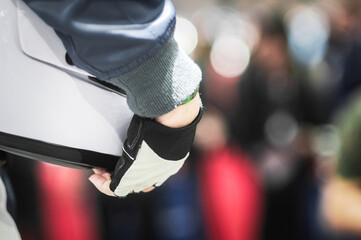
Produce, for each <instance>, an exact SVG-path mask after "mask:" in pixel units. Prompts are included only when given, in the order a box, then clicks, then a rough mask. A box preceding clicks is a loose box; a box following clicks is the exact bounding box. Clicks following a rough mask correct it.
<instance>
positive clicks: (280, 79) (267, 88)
mask: <svg viewBox="0 0 361 240" xmlns="http://www.w3.org/2000/svg"><path fill="white" fill-rule="evenodd" d="M273 14H274V15H272V16H271V17H270V18H266V19H265V20H264V21H262V32H261V39H260V43H259V46H258V48H257V49H256V50H255V53H254V55H253V56H252V57H251V62H250V64H249V66H248V69H247V70H246V72H245V74H244V75H243V76H241V79H240V82H239V101H238V104H237V106H236V109H235V115H234V116H233V119H232V125H231V126H232V131H231V133H232V134H233V136H234V137H235V139H236V140H237V141H238V143H239V144H240V146H241V147H242V149H244V150H245V151H246V152H247V153H249V154H250V155H251V156H252V157H253V159H254V160H255V161H256V163H257V165H258V167H259V171H260V172H261V174H262V177H263V184H264V188H265V211H264V214H265V215H264V222H263V239H308V238H307V236H308V235H309V234H311V233H310V232H311V231H312V229H311V227H310V225H305V224H304V223H305V222H306V223H307V222H310V220H311V218H313V219H314V218H315V216H314V215H312V214H308V213H310V212H312V208H313V207H314V203H315V202H316V201H315V200H312V201H310V200H309V199H310V197H311V196H312V195H313V192H312V188H313V184H311V183H312V182H313V176H312V168H313V161H314V159H313V156H312V153H311V149H310V146H311V144H310V139H311V138H310V134H309V131H308V126H309V125H311V126H312V125H315V124H318V123H319V122H320V121H321V120H320V115H319V111H318V106H319V104H318V101H317V100H316V96H315V93H314V91H313V89H312V88H311V86H310V84H309V82H308V79H307V77H306V75H305V74H304V72H303V70H302V69H298V68H296V66H295V65H293V62H292V60H291V58H290V56H289V52H288V46H287V36H286V33H285V30H284V26H283V24H284V23H283V21H282V19H281V18H282V14H280V13H277V14H276V13H273ZM278 14H280V15H278ZM301 209H302V210H301ZM304 219H307V220H304Z"/></svg>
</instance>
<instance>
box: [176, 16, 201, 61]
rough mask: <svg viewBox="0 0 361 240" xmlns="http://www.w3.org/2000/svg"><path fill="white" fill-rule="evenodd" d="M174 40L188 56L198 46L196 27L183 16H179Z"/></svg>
mask: <svg viewBox="0 0 361 240" xmlns="http://www.w3.org/2000/svg"><path fill="white" fill-rule="evenodd" d="M174 38H175V40H176V41H177V43H178V44H179V46H180V47H181V48H182V49H183V50H184V51H185V52H186V53H187V54H188V55H190V54H192V52H193V51H194V49H195V48H196V46H197V44H198V33H197V29H196V27H195V26H194V25H193V23H192V22H190V21H189V20H188V19H186V18H184V17H181V16H177V24H176V28H175V33H174Z"/></svg>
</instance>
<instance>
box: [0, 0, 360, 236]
mask: <svg viewBox="0 0 361 240" xmlns="http://www.w3.org/2000/svg"><path fill="white" fill-rule="evenodd" d="M174 3H175V5H176V8H177V11H178V15H179V16H178V22H177V29H176V33H175V37H176V39H177V41H178V42H179V44H180V46H181V47H183V49H184V50H185V51H186V52H187V53H188V54H189V55H191V56H192V57H193V59H194V60H195V61H196V62H197V63H198V64H199V65H200V67H201V68H202V71H203V82H202V86H201V88H200V89H201V90H200V92H201V97H202V100H203V104H204V108H205V113H204V117H203V119H202V121H201V123H200V124H199V127H198V129H197V134H196V138H195V144H194V149H193V151H192V154H191V156H190V159H189V160H188V161H187V162H186V164H185V166H184V167H183V168H182V169H181V171H180V172H179V173H178V174H177V175H175V176H173V177H172V178H171V179H170V180H169V181H168V182H166V183H165V184H164V185H163V186H162V187H160V188H157V189H156V190H154V191H152V192H150V193H140V194H133V195H130V196H129V197H127V198H124V199H116V198H110V197H107V196H103V195H101V193H98V192H97V191H96V190H95V189H93V187H92V186H91V184H89V182H88V180H87V177H89V176H90V172H88V171H84V170H74V169H67V168H62V167H56V166H51V165H47V164H44V163H37V162H33V161H29V160H25V159H21V158H20V157H16V156H12V155H9V154H8V155H7V156H2V157H7V158H8V159H9V163H8V165H7V170H8V172H9V176H10V179H11V181H12V183H13V185H14V191H15V192H14V193H13V194H11V193H9V196H10V198H12V197H13V198H14V199H16V201H17V204H16V206H17V207H15V206H12V207H11V209H13V213H14V214H15V215H16V216H17V217H16V218H15V220H16V222H17V224H18V227H19V230H20V233H21V235H22V237H23V239H24V240H32V239H37V240H38V239H40V240H41V239H44V240H57V239H59V240H60V239H61V240H67V239H89V240H103V239H104V240H107V239H126V240H133V239H134V240H143V239H156V240H163V239H164V240H173V239H174V240H196V239H200V240H201V239H205V240H258V239H259V240H297V239H300V240H301V239H302V240H333V239H335V240H348V239H351V240H352V239H358V238H360V236H361V235H359V233H360V232H361V230H359V231H357V230H356V231H351V230H349V229H347V227H346V228H345V229H340V228H338V226H337V221H333V220H332V216H331V215H332V214H330V213H328V212H327V213H325V211H326V210H327V209H328V208H327V207H325V200H324V194H323V192H324V190H325V186H327V185H328V184H329V182H330V181H331V179H333V178H334V177H335V175H337V173H336V172H337V170H336V169H337V165H338V155H337V154H338V152H339V151H340V148H341V147H342V146H343V145H342V143H341V142H342V139H341V138H340V129H339V127H338V125H337V119H339V118H340V116H341V115H342V114H344V108H345V107H346V106H348V103H349V102H350V101H351V100H353V101H357V100H354V99H358V97H357V96H358V95H360V94H358V89H359V85H360V84H361V1H359V0H337V1H336V0H318V1H317V0H308V1H306V0H305V1H276V0H274V1H271V0H269V1H266V0H265V1H261V0H258V1H246V0H244V1H236V0H227V1H226V0H223V1H220V0H219V1H215V0H213V1H196V2H194V1H190V0H187V1H186V0H183V1H181V0H176V1H174ZM360 97H361V95H360ZM360 125H361V121H360ZM360 134H361V132H360ZM359 144H361V143H360V142H359ZM360 149H361V148H360ZM74 182H76V183H77V184H76V185H73V184H72V185H71V183H74ZM338 194H341V195H342V191H341V192H338ZM333 197H334V196H333V194H332V191H331V190H330V191H327V198H330V199H332V198H333ZM360 199H361V198H360ZM10 202H11V201H10ZM12 202H14V201H12ZM326 202H327V204H329V203H328V201H326ZM327 204H326V205H327ZM327 206H328V205H327ZM360 206H361V202H360ZM331 208H332V207H331ZM325 209H326V210H325ZM360 209H361V207H360ZM355 214H356V213H355ZM359 214H360V212H359ZM360 218H361V214H360ZM335 222H336V223H335ZM360 229H361V228H360Z"/></svg>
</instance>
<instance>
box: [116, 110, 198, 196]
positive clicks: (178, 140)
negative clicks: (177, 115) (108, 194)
mask: <svg viewBox="0 0 361 240" xmlns="http://www.w3.org/2000/svg"><path fill="white" fill-rule="evenodd" d="M201 115H202V110H200V112H199V114H198V116H197V118H196V119H195V120H194V121H193V122H192V123H191V124H189V125H188V126H185V127H182V128H170V127H167V126H164V125H162V124H160V123H158V122H156V121H154V120H153V119H149V118H142V117H139V116H137V115H134V117H133V119H132V121H131V123H130V126H129V129H128V133H127V139H126V141H125V143H124V145H123V154H122V156H121V158H120V159H119V161H118V163H117V165H116V167H115V170H114V172H113V174H112V176H111V180H112V181H111V184H110V189H111V190H112V191H114V193H115V195H116V196H119V197H123V196H126V195H127V194H128V193H130V192H132V191H134V192H140V191H142V190H144V189H146V188H149V187H151V186H156V187H158V186H160V185H161V184H162V183H163V182H165V181H166V180H167V179H168V178H169V177H170V176H172V175H173V174H175V173H177V172H178V171H179V169H180V168H181V167H182V166H183V163H184V161H185V160H186V159H187V157H188V155H189V150H190V148H191V146H192V143H193V139H194V135H195V130H196V126H197V124H198V122H199V121H200V119H201Z"/></svg>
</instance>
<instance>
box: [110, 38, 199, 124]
mask: <svg viewBox="0 0 361 240" xmlns="http://www.w3.org/2000/svg"><path fill="white" fill-rule="evenodd" d="M201 78H202V74H201V71H200V69H199V67H198V66H197V65H196V64H195V63H194V62H193V61H192V60H191V59H190V58H189V57H188V56H187V54H186V53H185V52H183V51H182V50H181V49H180V48H179V47H178V44H177V43H176V41H175V40H174V38H173V37H171V38H170V39H169V40H168V42H167V43H166V44H165V45H164V46H163V47H162V48H161V49H160V50H159V51H158V53H156V54H155V55H154V56H153V57H151V58H150V59H148V60H147V61H145V62H144V63H142V64H141V65H139V66H138V67H136V68H135V69H133V70H132V71H130V72H127V73H126V74H123V75H120V76H118V77H114V78H111V79H109V80H107V81H109V82H111V83H112V84H114V85H117V86H119V87H120V88H122V89H124V90H125V91H126V93H127V101H128V105H129V107H130V109H131V110H132V111H133V112H134V113H135V114H137V115H139V116H142V117H149V118H154V117H158V116H161V115H163V114H165V113H168V112H170V111H172V110H173V109H175V108H176V107H178V106H179V105H181V104H182V103H183V102H184V101H185V100H186V99H187V98H188V97H189V96H190V95H191V94H192V93H194V91H195V90H196V88H197V87H198V86H199V83H200V81H201Z"/></svg>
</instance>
